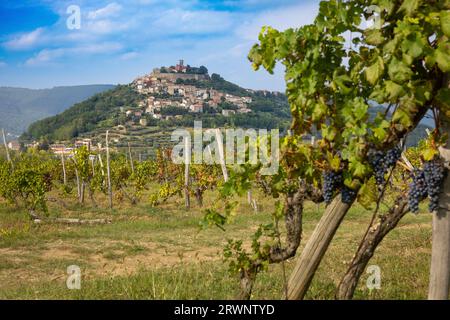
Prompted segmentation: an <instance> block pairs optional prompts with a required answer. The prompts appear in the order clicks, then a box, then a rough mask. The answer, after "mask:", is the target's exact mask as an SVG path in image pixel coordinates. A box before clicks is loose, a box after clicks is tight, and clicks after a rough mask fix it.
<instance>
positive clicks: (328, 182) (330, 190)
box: [323, 171, 342, 204]
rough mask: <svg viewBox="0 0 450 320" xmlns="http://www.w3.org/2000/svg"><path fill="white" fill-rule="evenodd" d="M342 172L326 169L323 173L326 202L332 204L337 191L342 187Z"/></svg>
mask: <svg viewBox="0 0 450 320" xmlns="http://www.w3.org/2000/svg"><path fill="white" fill-rule="evenodd" d="M341 184H342V174H341V173H340V172H336V171H325V172H324V173H323V198H324V199H325V203H326V204H330V203H331V201H332V200H333V198H334V194H335V191H336V190H338V189H339V188H340V187H341Z"/></svg>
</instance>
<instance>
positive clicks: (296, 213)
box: [237, 187, 305, 300]
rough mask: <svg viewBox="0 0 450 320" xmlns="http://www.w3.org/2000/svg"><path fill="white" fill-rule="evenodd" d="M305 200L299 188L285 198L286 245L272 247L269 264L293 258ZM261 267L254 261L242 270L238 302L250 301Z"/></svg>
mask: <svg viewBox="0 0 450 320" xmlns="http://www.w3.org/2000/svg"><path fill="white" fill-rule="evenodd" d="M304 199H305V190H304V188H303V187H302V188H300V189H299V190H298V191H297V192H296V193H294V194H290V195H288V196H286V199H285V207H284V214H285V225H286V244H285V246H280V245H274V246H272V247H271V248H270V251H269V257H268V260H269V263H279V262H282V261H285V260H287V259H289V258H292V257H293V256H295V253H296V252H297V249H298V247H299V245H300V242H301V237H302V217H303V201H304ZM261 265H262V261H255V262H254V263H253V265H251V266H250V267H249V268H248V270H242V271H241V273H240V285H241V291H240V293H239V295H238V296H237V299H239V300H248V299H250V296H251V293H252V289H253V284H254V282H255V280H256V275H257V274H258V272H259V270H260V268H261Z"/></svg>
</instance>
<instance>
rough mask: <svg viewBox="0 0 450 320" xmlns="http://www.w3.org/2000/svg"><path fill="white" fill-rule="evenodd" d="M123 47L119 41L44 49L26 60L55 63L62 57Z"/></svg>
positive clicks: (29, 63) (34, 64) (31, 64)
mask: <svg viewBox="0 0 450 320" xmlns="http://www.w3.org/2000/svg"><path fill="white" fill-rule="evenodd" d="M122 49H123V46H122V45H121V44H119V43H114V42H106V43H100V44H92V45H85V46H80V47H74V48H60V49H44V50H41V51H40V52H39V53H38V54H36V55H35V56H34V57H33V58H30V59H28V60H27V61H26V62H25V65H27V66H36V65H42V64H49V63H53V62H55V61H56V60H58V59H61V58H68V59H69V58H70V57H71V56H72V57H73V56H76V57H79V56H80V55H95V54H110V53H115V52H118V51H120V50H122Z"/></svg>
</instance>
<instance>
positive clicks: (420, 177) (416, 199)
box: [408, 170, 428, 213]
mask: <svg viewBox="0 0 450 320" xmlns="http://www.w3.org/2000/svg"><path fill="white" fill-rule="evenodd" d="M427 196H428V192H427V183H426V181H425V173H424V172H423V170H415V172H414V174H413V177H412V182H411V183H410V184H409V192H408V204H409V210H411V212H413V213H417V212H418V211H419V203H420V201H422V200H423V199H425V198H426V197H427Z"/></svg>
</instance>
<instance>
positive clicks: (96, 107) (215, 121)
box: [22, 75, 290, 141]
mask: <svg viewBox="0 0 450 320" xmlns="http://www.w3.org/2000/svg"><path fill="white" fill-rule="evenodd" d="M186 84H187V83H186ZM189 84H190V85H195V86H196V87H198V88H211V89H215V90H220V91H221V92H223V93H229V94H233V95H236V96H243V95H246V96H249V97H251V98H252V100H253V102H252V103H251V104H250V105H249V108H250V109H251V110H252V112H251V113H249V114H234V115H230V116H228V117H225V116H223V115H222V114H221V113H220V112H221V111H220V107H219V108H218V110H212V109H209V110H205V111H204V112H203V113H185V114H184V115H183V116H182V117H181V118H180V117H178V118H175V117H174V118H172V119H170V120H156V119H153V118H151V117H150V116H148V115H144V116H143V117H145V118H146V119H147V120H148V122H149V124H148V126H149V127H155V126H157V127H159V128H161V129H162V130H163V129H167V128H173V127H191V126H193V124H194V121H195V120H202V122H203V126H204V127H223V126H237V127H244V128H245V127H252V128H268V129H270V128H283V129H286V128H287V127H288V125H289V123H290V112H289V106H288V103H287V100H286V97H285V95H283V94H280V93H271V92H266V91H248V90H246V89H243V88H240V87H239V86H237V85H235V84H232V83H230V82H228V81H226V80H224V79H223V78H221V77H220V76H218V75H213V76H212V77H211V78H210V79H208V80H197V81H191V82H189ZM143 98H144V96H142V95H140V94H138V93H137V92H136V91H135V90H134V88H133V87H132V86H131V85H120V86H117V87H116V88H114V89H112V90H109V91H106V92H103V93H100V94H97V95H95V96H93V97H91V98H89V99H87V100H86V101H83V102H81V103H77V104H75V105H74V106H73V107H71V108H69V109H67V110H66V111H64V112H62V113H60V114H58V115H56V116H53V117H49V118H46V119H43V120H40V121H37V122H35V123H33V124H32V125H31V126H30V127H29V129H28V131H27V132H26V133H25V134H24V135H23V136H22V139H23V140H37V139H41V138H44V137H45V138H47V139H48V140H50V141H62V140H70V139H72V138H75V137H77V136H92V135H91V134H90V133H96V132H102V131H103V132H104V131H105V130H106V129H112V128H113V127H115V126H118V125H124V126H127V127H128V129H132V127H133V125H136V126H139V121H136V119H135V120H134V123H133V120H132V121H131V122H130V119H127V117H126V116H125V114H124V110H129V109H132V110H136V111H137V110H141V111H142V110H143V108H139V107H138V104H139V102H140V101H141V100H142V99H143ZM224 107H229V106H224ZM167 111H173V112H174V113H176V112H177V111H178V110H173V109H168V110H167Z"/></svg>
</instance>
